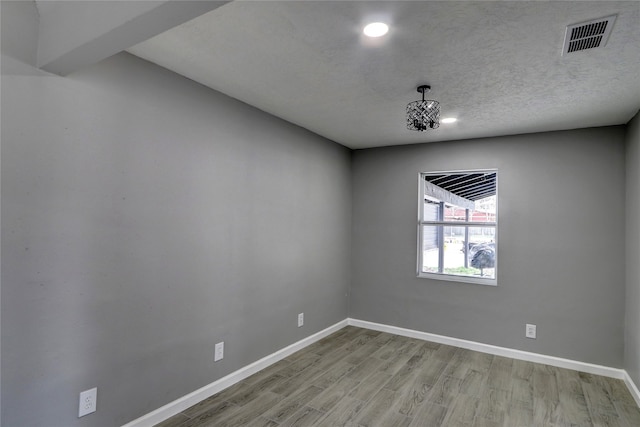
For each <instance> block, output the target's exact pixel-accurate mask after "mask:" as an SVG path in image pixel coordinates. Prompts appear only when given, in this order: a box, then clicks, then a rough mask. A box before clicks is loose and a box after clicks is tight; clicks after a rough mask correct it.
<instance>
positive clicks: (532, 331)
mask: <svg viewBox="0 0 640 427" xmlns="http://www.w3.org/2000/svg"><path fill="white" fill-rule="evenodd" d="M525 336H526V337H527V338H533V339H536V325H532V324H529V323H527V331H526V332H525Z"/></svg>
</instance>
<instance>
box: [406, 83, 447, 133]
mask: <svg viewBox="0 0 640 427" xmlns="http://www.w3.org/2000/svg"><path fill="white" fill-rule="evenodd" d="M429 90H431V86H429V85H421V86H418V92H420V93H422V101H413V102H410V103H409V104H407V129H409V130H417V131H420V132H422V131H425V130H427V129H437V128H438V127H439V126H440V103H439V102H438V101H434V100H431V99H427V100H425V99H424V94H425V92H428V91H429Z"/></svg>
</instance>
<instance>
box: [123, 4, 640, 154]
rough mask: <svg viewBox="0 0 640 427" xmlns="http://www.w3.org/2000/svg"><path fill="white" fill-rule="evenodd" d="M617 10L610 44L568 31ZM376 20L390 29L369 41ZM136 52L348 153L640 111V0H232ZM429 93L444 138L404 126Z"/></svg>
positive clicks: (582, 123) (593, 122) (607, 121)
mask: <svg viewBox="0 0 640 427" xmlns="http://www.w3.org/2000/svg"><path fill="white" fill-rule="evenodd" d="M612 14H617V15H618V17H617V20H616V22H615V26H614V28H613V32H612V33H611V37H610V39H609V42H608V43H607V45H606V46H605V47H603V48H598V49H592V50H587V51H582V52H576V53H572V54H569V55H567V56H562V55H561V52H562V46H563V41H564V32H565V27H566V26H567V25H569V24H574V23H578V22H582V21H587V20H591V19H595V18H600V17H603V16H607V15H612ZM371 20H384V21H386V22H388V23H389V24H390V25H391V30H390V32H389V34H387V35H386V36H385V37H383V38H381V39H366V38H365V37H364V36H363V35H361V33H362V27H363V26H364V24H365V23H367V22H369V21H371ZM128 51H129V52H130V53H132V54H134V55H137V56H139V57H141V58H144V59H147V60H149V61H151V62H154V63H156V64H158V65H161V66H163V67H165V68H168V69H170V70H173V71H175V72H176V73H179V74H182V75H184V76H186V77H188V78H190V79H193V80H195V81H197V82H200V83H202V84H203V85H206V86H209V87H211V88H213V89H215V90H218V91H220V92H223V93H225V94H227V95H229V96H231V97H234V98H237V99H239V100H241V101H244V102H246V103H248V104H251V105H253V106H255V107H257V108H259V109H261V110H264V111H266V112H269V113H271V114H273V115H275V116H278V117H281V118H282V119H284V120H287V121H289V122H292V123H295V124H297V125H300V126H302V127H304V128H307V129H309V130H311V131H313V132H316V133H318V134H320V135H322V136H325V137H327V138H329V139H332V140H334V141H336V142H338V143H340V144H343V145H345V146H347V147H350V148H366V147H375V146H385V145H396V144H409V143H420V142H431V141H446V140H457V139H466V138H476V137H486V136H498V135H509V134H520V133H529V132H539V131H549V130H560V129H574V128H582V127H593V126H604V125H614V124H624V123H626V122H627V121H628V120H629V119H631V117H633V115H634V114H635V113H636V112H637V111H638V109H639V108H640V2H638V1H632V2H611V1H605V2H591V1H584V2H535V1H532V2H529V1H512V2H455V1H447V2H429V1H407V2H398V1H394V2H380V1H370V2H367V1H238V0H236V1H234V2H231V3H228V4H226V5H224V6H222V7H220V8H218V9H216V10H213V11H212V12H209V13H207V14H205V15H202V16H200V17H198V18H196V19H194V20H192V21H189V22H187V23H185V24H182V25H180V26H178V27H175V28H173V29H171V30H169V31H167V32H165V33H162V34H160V35H158V36H156V37H154V38H152V39H149V40H147V41H145V42H143V43H141V44H139V45H136V46H134V47H132V48H130V49H128ZM422 83H427V84H430V85H431V86H432V90H431V92H430V93H429V94H428V98H430V99H436V100H438V101H440V103H441V106H442V116H443V117H447V116H454V117H457V118H458V122H457V123H454V124H451V125H445V124H443V125H441V126H440V128H438V129H436V130H428V131H425V132H414V131H410V130H407V129H406V124H405V107H406V104H407V103H409V102H410V101H414V100H416V99H419V97H420V94H419V93H417V92H416V87H417V86H418V85H419V84H422Z"/></svg>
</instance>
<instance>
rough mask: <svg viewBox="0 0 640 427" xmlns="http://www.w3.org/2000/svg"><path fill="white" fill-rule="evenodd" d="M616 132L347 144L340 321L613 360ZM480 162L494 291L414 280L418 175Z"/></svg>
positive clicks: (620, 241)
mask: <svg viewBox="0 0 640 427" xmlns="http://www.w3.org/2000/svg"><path fill="white" fill-rule="evenodd" d="M624 134H625V128H624V127H623V126H619V127H610V128H596V129H583V130H576V131H567V132H554V133H543V134H531V135H522V136H511V137H502V138H492V139H480V140H468V141H458V142H446V143H433V144H423V145H413V146H402V147H388V148H380V149H369V150H361V151H355V152H354V154H353V242H352V245H353V270H352V275H353V278H352V286H351V293H350V300H349V311H350V316H351V317H354V318H357V319H362V320H368V321H373V322H380V323H384V324H389V325H395V326H399V327H405V328H411V329H416V330H419V331H426V332H431V333H436V334H442V335H446V336H451V337H456V338H462V339H467V340H473V341H478V342H483V343H488V344H493V345H498V346H504V347H509V348H515V349H522V350H526V351H531V352H536V353H543V354H547V355H553V356H558V357H565V358H570V359H574V360H580V361H585V362H592V363H598V364H603V365H607V366H613V367H621V366H622V355H623V338H624V335H623V322H624V321H623V312H624V292H625V291H624V288H625V284H624V281H625V279H624V256H625V253H624ZM486 168H497V169H498V170H499V176H498V186H499V199H498V200H499V202H498V204H499V212H500V214H499V215H500V216H499V219H498V235H499V237H498V242H499V243H498V245H499V246H498V254H499V272H498V277H497V280H498V286H497V287H491V286H483V285H472V284H461V283H454V282H443V281H436V280H429V279H418V278H416V273H415V271H416V240H417V239H416V220H417V209H418V204H417V194H418V189H417V186H418V173H419V172H429V171H442V170H464V169H486ZM525 323H534V324H537V325H538V338H537V339H536V340H529V339H526V338H525Z"/></svg>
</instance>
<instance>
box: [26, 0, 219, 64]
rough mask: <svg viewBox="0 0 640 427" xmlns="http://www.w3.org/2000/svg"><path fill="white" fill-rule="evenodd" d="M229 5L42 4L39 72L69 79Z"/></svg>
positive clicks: (182, 0)
mask: <svg viewBox="0 0 640 427" xmlns="http://www.w3.org/2000/svg"><path fill="white" fill-rule="evenodd" d="M225 3H228V1H209V0H207V1H192V0H163V1H39V2H37V4H38V9H39V12H40V24H39V28H38V29H39V34H38V58H37V60H38V67H39V68H41V69H43V70H45V71H48V72H51V73H55V74H58V75H62V76H65V75H67V74H69V73H71V72H73V71H76V70H78V69H80V68H82V67H84V66H87V65H91V64H94V63H96V62H98V61H100V60H102V59H105V58H107V57H109V56H112V55H114V54H116V53H118V52H121V51H123V50H125V49H127V48H129V47H131V46H134V45H136V44H138V43H140V42H143V41H145V40H147V39H149V38H151V37H153V36H155V35H157V34H160V33H162V32H164V31H166V30H168V29H170V28H173V27H175V26H177V25H180V24H182V23H184V22H186V21H189V20H191V19H193V18H195V17H197V16H200V15H202V14H204V13H207V12H209V11H211V10H213V9H216V8H218V7H220V6H222V5H223V4H225Z"/></svg>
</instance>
